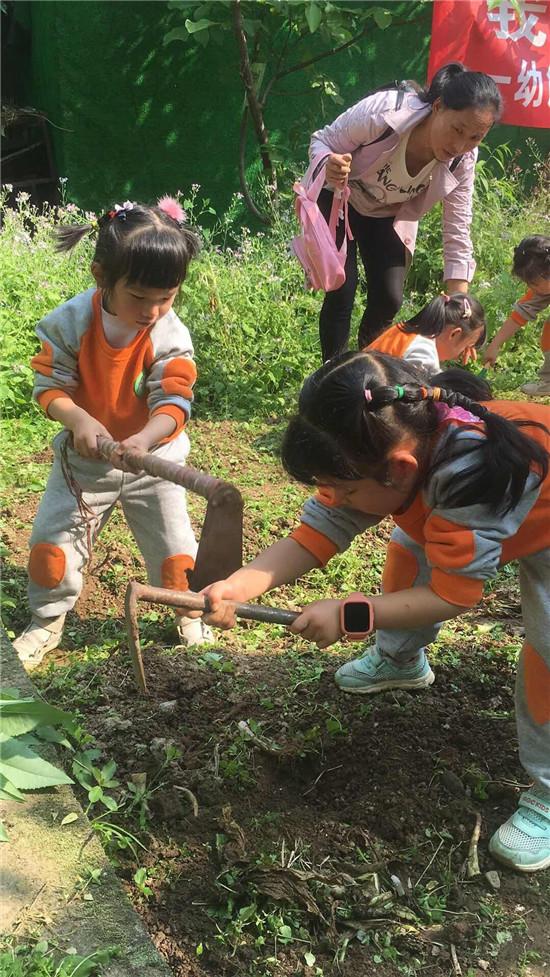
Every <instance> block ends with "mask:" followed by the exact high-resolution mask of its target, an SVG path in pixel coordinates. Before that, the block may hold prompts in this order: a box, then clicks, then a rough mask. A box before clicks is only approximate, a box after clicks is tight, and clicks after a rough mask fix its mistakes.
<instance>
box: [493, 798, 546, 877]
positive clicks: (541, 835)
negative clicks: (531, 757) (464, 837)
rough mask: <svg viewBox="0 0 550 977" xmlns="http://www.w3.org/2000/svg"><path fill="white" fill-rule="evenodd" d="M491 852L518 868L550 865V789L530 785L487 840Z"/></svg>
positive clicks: (530, 870) (537, 867) (532, 868)
mask: <svg viewBox="0 0 550 977" xmlns="http://www.w3.org/2000/svg"><path fill="white" fill-rule="evenodd" d="M489 851H490V852H491V855H493V856H494V857H495V858H497V859H498V861H499V862H503V863H504V865H508V866H509V867H510V868H515V869H516V870H517V871H518V872H537V871H538V870H539V869H542V868H548V867H549V866H550V791H543V790H542V789H541V788H540V787H539V788H537V787H532V788H531V790H528V791H526V792H525V793H524V794H522V795H521V797H520V799H519V807H518V809H517V811H516V812H515V813H514V814H512V817H511V818H508V820H507V821H506V822H505V823H504V824H502V825H501V826H500V828H499V829H498V831H495V833H494V835H493V837H492V838H491V840H490V842H489Z"/></svg>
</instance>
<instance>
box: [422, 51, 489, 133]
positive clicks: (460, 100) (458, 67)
mask: <svg viewBox="0 0 550 977" xmlns="http://www.w3.org/2000/svg"><path fill="white" fill-rule="evenodd" d="M418 97H419V98H420V99H421V100H422V101H423V102H426V103H427V104H428V105H433V103H434V102H436V101H437V99H441V102H442V104H443V105H444V107H445V108H446V109H454V110H455V111H457V112H460V111H461V110H462V109H473V108H476V109H481V108H490V109H492V111H493V114H494V117H495V121H496V120H497V119H498V118H499V117H500V114H501V112H502V98H501V95H500V92H499V90H498V88H497V86H496V84H495V82H494V81H493V79H492V78H491V76H490V75H486V74H485V73H484V72H483V71H468V69H467V68H465V67H464V65H463V64H461V63H460V62H459V61H452V62H450V63H449V64H445V65H443V67H442V68H440V69H439V71H436V73H435V75H434V76H433V78H432V81H431V84H430V85H429V87H428V88H425V89H423V90H422V91H421V92H420V94H419V96H418Z"/></svg>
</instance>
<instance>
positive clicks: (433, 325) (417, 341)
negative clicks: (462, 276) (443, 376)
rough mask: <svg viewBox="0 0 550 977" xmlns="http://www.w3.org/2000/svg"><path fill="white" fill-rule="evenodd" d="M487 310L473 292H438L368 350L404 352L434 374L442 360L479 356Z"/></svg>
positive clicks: (402, 355) (483, 339) (399, 354)
mask: <svg viewBox="0 0 550 977" xmlns="http://www.w3.org/2000/svg"><path fill="white" fill-rule="evenodd" d="M485 336H486V329H485V313H484V311H483V308H482V306H481V305H480V303H479V302H478V301H477V299H475V298H474V297H473V295H463V294H462V292H457V293H456V294H455V295H438V296H437V297H436V298H435V299H432V301H431V302H429V303H428V305H426V306H424V308H423V309H422V310H421V311H420V312H417V314H416V315H414V316H412V318H411V319H407V321H406V322H398V323H396V324H395V325H393V326H390V327H389V329H386V330H385V332H383V333H382V334H381V335H380V336H378V338H377V339H375V340H374V342H373V343H371V344H370V346H367V349H368V350H378V351H379V352H380V353H389V354H390V355H391V356H400V357H402V359H404V360H407V362H408V363H413V364H414V365H415V366H422V367H424V369H425V370H427V371H428V374H429V375H430V376H432V375H433V374H434V373H438V372H439V370H440V362H441V361H442V360H457V359H459V358H462V362H463V363H464V364H466V363H467V362H468V361H469V360H470V359H473V360H476V359H477V353H476V350H477V349H479V348H480V346H483V343H484V342H485Z"/></svg>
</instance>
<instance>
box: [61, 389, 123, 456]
mask: <svg viewBox="0 0 550 977" xmlns="http://www.w3.org/2000/svg"><path fill="white" fill-rule="evenodd" d="M48 416H49V417H51V418H52V420H54V421H60V422H61V424H63V425H64V426H65V427H66V428H67V429H68V430H69V431H72V435H73V444H74V449H75V451H77V452H78V454H79V455H82V457H83V458H99V457H100V454H99V451H98V450H97V438H98V435H101V436H102V437H104V438H110V437H111V434H110V433H109V431H108V430H107V428H106V427H105V426H104V425H103V424H101V422H100V421H97V420H96V419H95V417H92V415H91V414H88V412H87V411H85V410H84V409H83V408H82V407H78V406H77V404H75V403H74V401H73V400H71V398H70V397H56V398H55V400H52V401H51V402H50V404H49V406H48Z"/></svg>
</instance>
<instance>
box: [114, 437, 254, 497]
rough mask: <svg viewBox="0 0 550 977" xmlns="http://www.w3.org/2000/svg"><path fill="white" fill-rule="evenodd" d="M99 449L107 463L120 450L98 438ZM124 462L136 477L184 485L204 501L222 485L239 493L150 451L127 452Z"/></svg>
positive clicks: (228, 486) (188, 467) (216, 479)
mask: <svg viewBox="0 0 550 977" xmlns="http://www.w3.org/2000/svg"><path fill="white" fill-rule="evenodd" d="M97 447H98V451H99V452H100V454H101V456H102V457H103V458H105V460H106V461H111V455H112V453H113V451H115V450H116V449H117V448H118V444H117V442H116V441H110V440H109V439H108V438H102V437H98V439H97ZM122 460H123V462H124V465H125V467H126V469H127V470H128V471H131V472H134V474H136V475H137V474H138V473H139V472H147V474H148V475H153V476H154V477H155V478H164V479H165V480H166V481H167V482H174V483H175V484H176V485H182V486H183V488H186V489H188V491H189V492H196V494H197V495H202V497H203V499H209V498H210V496H211V495H212V494H213V493H214V492H215V491H216V489H218V488H220V486H222V485H223V486H224V488H227V489H231V490H232V491H233V492H235V493H236V492H237V490H236V489H234V488H233V486H231V485H229V483H227V482H223V481H222V480H221V479H219V478H214V477H213V476H212V475H207V474H206V473H205V472H199V471H197V469H196V468H191V466H190V465H178V464H177V463H176V462H175V461H168V460H167V459H166V458H159V457H158V455H155V454H153V453H152V452H149V451H125V452H123V454H122Z"/></svg>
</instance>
